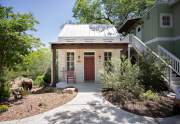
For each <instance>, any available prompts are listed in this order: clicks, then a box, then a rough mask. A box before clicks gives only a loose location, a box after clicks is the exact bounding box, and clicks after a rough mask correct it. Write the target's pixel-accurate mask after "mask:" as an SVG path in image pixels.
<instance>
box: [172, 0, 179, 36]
mask: <svg viewBox="0 0 180 124" xmlns="http://www.w3.org/2000/svg"><path fill="white" fill-rule="evenodd" d="M172 9H173V23H174V32H173V33H174V36H175V37H177V36H180V2H178V3H177V4H175V5H173V6H172Z"/></svg>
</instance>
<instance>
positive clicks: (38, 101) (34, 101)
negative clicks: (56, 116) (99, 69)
mask: <svg viewBox="0 0 180 124" xmlns="http://www.w3.org/2000/svg"><path fill="white" fill-rule="evenodd" d="M76 94H77V92H74V93H73V94H69V93H62V92H59V93H58V92H52V93H43V94H31V95H27V96H24V97H23V99H20V100H17V101H9V103H8V104H9V109H8V111H6V112H3V113H0V121H9V120H14V119H22V118H25V117H29V116H33V115H36V114H40V113H42V112H45V111H48V110H50V109H53V108H55V107H58V106H61V105H63V104H65V103H67V102H68V101H70V100H72V99H73V98H74V97H75V96H76Z"/></svg>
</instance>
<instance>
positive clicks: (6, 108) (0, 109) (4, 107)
mask: <svg viewBox="0 0 180 124" xmlns="http://www.w3.org/2000/svg"><path fill="white" fill-rule="evenodd" d="M7 110H8V106H7V105H0V113H2V112H5V111H7Z"/></svg>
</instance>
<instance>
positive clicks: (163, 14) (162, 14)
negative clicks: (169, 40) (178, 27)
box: [160, 13, 173, 28]
mask: <svg viewBox="0 0 180 124" xmlns="http://www.w3.org/2000/svg"><path fill="white" fill-rule="evenodd" d="M163 16H169V17H170V25H163V20H162V17H163ZM160 27H161V28H172V27H173V16H172V14H171V13H161V14H160Z"/></svg>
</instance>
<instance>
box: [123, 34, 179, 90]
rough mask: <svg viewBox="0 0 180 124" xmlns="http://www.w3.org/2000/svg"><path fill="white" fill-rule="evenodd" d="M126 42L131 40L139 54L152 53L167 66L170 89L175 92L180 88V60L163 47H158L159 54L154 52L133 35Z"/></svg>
mask: <svg viewBox="0 0 180 124" xmlns="http://www.w3.org/2000/svg"><path fill="white" fill-rule="evenodd" d="M124 40H129V42H130V44H131V46H132V47H133V48H134V49H135V50H136V51H137V52H138V54H142V55H143V54H148V53H151V54H152V55H153V56H155V57H156V58H158V60H159V61H160V62H162V63H164V64H165V65H166V76H165V77H164V78H165V80H166V82H167V83H168V85H169V87H170V88H171V89H172V90H173V91H175V90H176V89H177V88H180V59H178V58H177V57H176V56H174V55H173V54H172V53H170V52H169V51H168V50H166V49H165V48H163V47H162V46H158V53H156V52H154V51H152V50H151V49H150V48H149V47H148V46H147V45H146V44H145V43H144V42H142V41H141V40H140V39H139V38H138V37H136V36H135V35H133V34H129V35H128V36H127V37H126V38H124Z"/></svg>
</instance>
